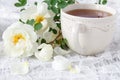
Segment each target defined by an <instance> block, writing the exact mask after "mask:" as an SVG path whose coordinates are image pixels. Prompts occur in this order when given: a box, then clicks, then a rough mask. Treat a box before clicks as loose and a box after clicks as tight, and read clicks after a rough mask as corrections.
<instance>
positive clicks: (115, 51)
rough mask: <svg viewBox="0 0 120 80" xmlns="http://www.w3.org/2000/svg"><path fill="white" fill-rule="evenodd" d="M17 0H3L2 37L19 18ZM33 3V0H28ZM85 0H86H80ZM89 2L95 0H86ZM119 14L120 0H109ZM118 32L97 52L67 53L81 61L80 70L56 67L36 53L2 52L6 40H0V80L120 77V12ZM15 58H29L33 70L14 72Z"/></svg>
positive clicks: (75, 61) (108, 79)
mask: <svg viewBox="0 0 120 80" xmlns="http://www.w3.org/2000/svg"><path fill="white" fill-rule="evenodd" d="M15 1H16V0H9V2H8V0H0V38H1V35H2V32H3V31H4V30H5V29H6V27H7V26H8V25H10V24H12V23H13V22H15V20H17V19H18V18H19V14H18V9H16V8H14V7H13V5H11V4H13V3H14V2H15ZM28 1H29V2H31V3H32V1H33V0H28ZM79 1H82V2H85V0H79ZM86 1H87V2H90V1H94V0H86ZM107 5H109V6H111V7H114V8H115V9H116V10H117V11H118V13H119V14H120V0H114V1H113V0H109V2H108V4H107ZM117 17H118V19H117V26H116V33H115V36H114V39H113V42H112V43H111V45H110V47H109V48H108V49H106V50H105V52H102V53H100V54H98V55H96V56H81V55H78V54H76V53H74V52H72V53H70V54H68V55H66V57H67V58H68V59H69V60H70V61H71V62H72V63H73V64H77V65H79V68H80V73H79V74H73V73H70V72H68V71H55V70H53V69H52V68H51V61H50V62H41V61H39V60H37V59H35V58H34V57H30V58H25V59H13V58H8V57H5V56H4V55H3V42H2V41H1V42H0V80H120V16H119V15H118V16H117ZM15 61H18V62H21V61H28V62H29V64H30V71H29V73H28V74H26V75H13V74H12V73H11V68H10V67H11V64H12V63H13V62H15Z"/></svg>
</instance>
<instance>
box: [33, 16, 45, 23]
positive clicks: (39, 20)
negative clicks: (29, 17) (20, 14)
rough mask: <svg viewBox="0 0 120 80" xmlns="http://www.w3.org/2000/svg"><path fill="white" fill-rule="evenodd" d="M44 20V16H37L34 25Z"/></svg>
mask: <svg viewBox="0 0 120 80" xmlns="http://www.w3.org/2000/svg"><path fill="white" fill-rule="evenodd" d="M44 19H45V18H44V16H37V17H36V19H35V22H36V23H40V22H42V21H43V20H44Z"/></svg>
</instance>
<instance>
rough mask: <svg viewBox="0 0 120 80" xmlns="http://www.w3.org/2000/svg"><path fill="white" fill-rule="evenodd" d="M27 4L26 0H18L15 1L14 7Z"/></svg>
mask: <svg viewBox="0 0 120 80" xmlns="http://www.w3.org/2000/svg"><path fill="white" fill-rule="evenodd" d="M26 4H27V0H18V2H17V3H15V6H16V7H21V6H25V5H26Z"/></svg>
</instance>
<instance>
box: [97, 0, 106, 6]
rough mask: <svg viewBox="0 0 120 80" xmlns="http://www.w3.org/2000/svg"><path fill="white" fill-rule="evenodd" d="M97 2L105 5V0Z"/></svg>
mask: <svg viewBox="0 0 120 80" xmlns="http://www.w3.org/2000/svg"><path fill="white" fill-rule="evenodd" d="M98 4H103V5H105V4H107V0H99V2H98Z"/></svg>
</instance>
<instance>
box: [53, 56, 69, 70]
mask: <svg viewBox="0 0 120 80" xmlns="http://www.w3.org/2000/svg"><path fill="white" fill-rule="evenodd" d="M70 66H71V62H70V61H69V60H68V59H67V58H65V57H63V56H55V57H54V61H53V62H52V68H53V69H55V70H67V69H69V67H70Z"/></svg>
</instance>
